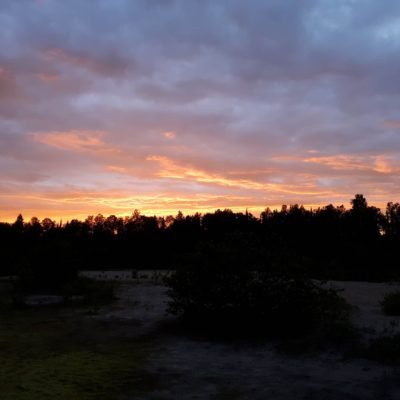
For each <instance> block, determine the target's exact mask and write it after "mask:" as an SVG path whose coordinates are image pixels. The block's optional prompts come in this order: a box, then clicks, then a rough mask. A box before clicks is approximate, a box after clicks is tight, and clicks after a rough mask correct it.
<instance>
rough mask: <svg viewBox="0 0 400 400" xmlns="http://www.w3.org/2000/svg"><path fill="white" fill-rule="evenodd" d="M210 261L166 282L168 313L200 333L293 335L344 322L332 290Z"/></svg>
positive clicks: (304, 280)
mask: <svg viewBox="0 0 400 400" xmlns="http://www.w3.org/2000/svg"><path fill="white" fill-rule="evenodd" d="M219 261H220V263H218V265H216V263H215V262H212V261H209V262H204V263H198V264H197V265H195V266H192V267H189V268H181V269H179V270H178V271H176V272H175V273H174V274H173V275H172V276H170V277H169V278H167V280H166V282H167V285H168V287H169V296H170V298H171V301H170V302H169V312H170V313H173V314H176V315H181V316H182V317H183V321H184V322H186V323H188V324H189V325H191V326H195V327H196V328H197V329H201V330H204V331H211V332H213V331H215V332H219V331H224V332H227V331H229V332H230V333H232V334H254V333H263V334H265V333H266V334H279V335H280V336H283V335H287V336H291V335H298V334H303V333H306V332H309V331H311V330H314V329H317V328H318V329H320V327H327V326H328V325H332V324H335V323H336V322H338V321H347V319H348V314H349V306H348V305H347V303H346V301H345V300H344V299H343V298H341V297H340V296H339V295H338V293H337V291H336V290H334V289H324V288H321V287H320V286H318V285H317V284H316V283H314V282H313V281H312V280H310V279H307V278H305V277H304V276H290V275H287V274H277V273H271V272H255V271H249V270H247V269H246V268H243V267H240V266H238V265H237V264H235V263H233V264H230V263H226V262H223V261H222V260H221V259H219Z"/></svg>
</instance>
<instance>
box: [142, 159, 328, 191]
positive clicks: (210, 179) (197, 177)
mask: <svg viewBox="0 0 400 400" xmlns="http://www.w3.org/2000/svg"><path fill="white" fill-rule="evenodd" d="M146 160H148V161H156V162H158V163H159V164H160V166H161V169H160V170H159V171H158V172H157V173H156V175H157V176H159V177H161V178H169V179H181V180H189V181H195V182H199V183H206V184H214V185H218V186H224V187H229V188H237V189H246V190H257V191H266V192H281V193H290V194H304V195H321V194H326V193H327V192H326V191H321V190H317V188H315V187H313V186H311V185H310V184H308V185H305V184H303V185H298V186H294V185H285V184H278V183H272V182H267V183H265V182H257V181H253V180H250V179H233V178H227V177H224V176H222V175H218V174H213V173H209V172H207V171H204V170H200V169H196V168H192V167H186V166H183V165H179V164H177V163H176V162H174V161H173V160H171V159H170V158H168V157H165V156H158V155H153V156H148V157H147V158H146ZM228 175H229V172H228Z"/></svg>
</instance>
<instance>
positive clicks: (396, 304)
mask: <svg viewBox="0 0 400 400" xmlns="http://www.w3.org/2000/svg"><path fill="white" fill-rule="evenodd" d="M381 308H382V311H383V312H384V313H385V314H386V315H394V316H395V315H400V291H396V292H391V293H387V294H386V295H385V296H384V298H383V300H382V301H381Z"/></svg>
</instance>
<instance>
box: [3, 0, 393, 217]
mask: <svg viewBox="0 0 400 400" xmlns="http://www.w3.org/2000/svg"><path fill="white" fill-rule="evenodd" d="M399 16H400V3H399V2H398V1H396V0H392V1H391V0H387V1H385V2H376V1H373V0H355V1H351V2H350V1H347V0H346V1H345V0H338V1H335V2H331V1H327V0H304V1H301V2H299V1H287V2H282V1H274V0H272V1H268V2H266V1H263V0H252V1H249V2H243V1H240V0H230V1H223V0H221V1H214V0H204V1H195V0H189V1H188V0H164V1H161V0H135V1H130V0H114V1H105V0H93V1H90V2H89V1H87V2H84V1H80V0H70V1H68V2H65V1H58V0H57V1H56V0H41V1H38V0H37V1H33V0H32V1H31V0H21V1H17V2H16V1H12V0H4V1H2V3H1V6H0V24H1V26H2V32H3V34H2V35H1V36H0V189H1V190H0V219H1V220H12V219H15V216H16V215H17V214H18V213H19V212H23V213H24V215H26V216H27V217H29V216H32V215H37V216H39V217H42V218H43V217H44V216H50V217H53V218H64V219H65V218H72V217H82V216H84V215H87V214H93V213H97V212H102V213H105V214H111V213H116V214H129V213H131V212H132V210H133V209H135V208H138V209H141V210H142V211H143V212H147V213H152V214H153V213H156V214H166V213H172V214H174V213H176V212H177V211H178V210H179V209H180V210H183V211H185V212H194V211H206V210H211V209H215V208H225V207H230V208H233V209H235V210H244V209H245V208H249V209H250V210H251V211H254V212H257V211H260V210H262V209H263V208H265V207H266V206H272V207H274V206H278V205H280V204H282V203H286V204H290V203H302V204H305V205H309V206H316V205H320V204H327V203H334V204H342V203H343V204H345V205H348V203H349V200H350V199H351V198H352V196H353V195H354V194H355V193H363V194H364V195H366V197H367V199H368V200H369V201H370V203H372V204H375V205H378V206H380V207H384V205H385V202H386V201H389V200H391V201H399V200H400V199H399V197H400V178H399V177H400V174H399V172H400V111H399V104H400V80H399V79H398V71H399V65H400V28H399V27H400V17H399Z"/></svg>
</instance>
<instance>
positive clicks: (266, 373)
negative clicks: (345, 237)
mask: <svg viewBox="0 0 400 400" xmlns="http://www.w3.org/2000/svg"><path fill="white" fill-rule="evenodd" d="M334 285H335V286H337V287H340V288H343V289H344V291H343V296H344V297H346V298H347V299H348V301H349V302H350V303H351V304H352V305H353V306H355V308H354V311H353V317H352V318H353V321H354V324H355V325H356V327H357V328H358V329H359V330H360V331H361V332H362V335H363V336H364V339H365V340H368V338H374V337H379V336H380V335H388V334H391V335H392V334H394V333H395V332H398V331H399V325H400V317H387V316H385V315H383V313H382V312H381V310H380V306H379V301H380V300H381V298H382V297H383V295H384V293H386V292H388V291H392V290H394V289H395V288H396V287H395V286H393V285H388V284H380V283H364V282H335V283H334ZM165 291H166V289H165V288H164V287H163V286H161V285H159V284H155V283H149V282H145V283H143V282H142V283H140V282H139V283H137V282H135V283H133V282H128V283H121V284H120V285H119V286H118V289H117V297H118V300H116V301H115V302H113V303H111V304H108V305H103V306H98V307H93V306H90V307H89V306H79V307H78V306H74V307H71V306H69V307H66V306H42V307H28V308H24V309H20V310H19V309H16V310H10V309H6V308H3V309H2V310H1V311H0V313H1V314H0V317H1V325H0V356H1V367H0V368H1V374H0V388H1V399H2V400H11V399H21V400H25V399H27V400H28V399H29V400H30V399H32V400H35V399H53V398H56V399H60V400H64V399H82V400H85V399H154V400H155V399H183V400H185V399H251V400H253V399H255V400H257V399H266V398H273V399H293V398H296V399H381V398H382V399H397V398H400V374H399V372H400V369H399V366H398V365H397V364H388V363H384V362H382V361H379V362H378V361H372V360H367V359H365V358H363V357H361V356H357V355H353V356H351V357H350V356H346V355H343V354H342V353H339V352H336V351H324V352H318V353H314V352H311V353H305V354H288V353H287V352H285V351H282V350H281V349H279V348H277V347H276V345H275V343H272V342H265V341H257V342H254V341H253V342H250V341H246V340H232V341H222V340H217V339H211V338H206V337H199V336H195V335H193V334H192V335H189V334H187V333H185V332H182V331H180V330H179V329H176V328H175V326H174V318H173V317H171V316H169V315H167V314H166V313H165V308H166V304H165V302H166V300H167V297H166V294H165Z"/></svg>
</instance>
